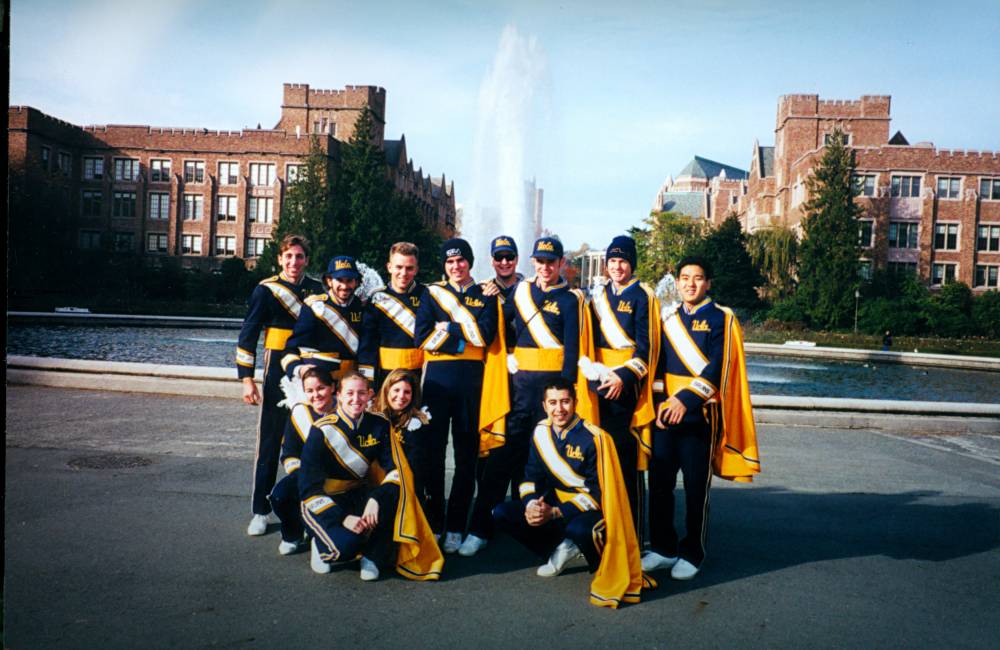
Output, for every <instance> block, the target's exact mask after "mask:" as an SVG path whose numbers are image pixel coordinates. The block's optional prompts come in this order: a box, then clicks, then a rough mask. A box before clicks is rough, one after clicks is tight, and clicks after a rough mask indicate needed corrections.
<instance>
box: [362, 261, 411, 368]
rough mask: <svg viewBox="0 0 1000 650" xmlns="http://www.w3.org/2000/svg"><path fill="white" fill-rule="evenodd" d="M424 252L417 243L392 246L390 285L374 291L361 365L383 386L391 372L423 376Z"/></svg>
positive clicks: (366, 317) (366, 316)
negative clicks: (420, 277) (419, 329)
mask: <svg viewBox="0 0 1000 650" xmlns="http://www.w3.org/2000/svg"><path fill="white" fill-rule="evenodd" d="M419 254H420V251H419V249H418V248H417V246H416V245H415V244H411V243H410V242H397V243H395V244H393V245H392V248H390V249H389V262H388V263H387V264H386V269H387V270H388V272H389V286H387V287H384V288H383V289H380V290H378V291H376V292H375V293H373V294H372V296H371V298H370V299H369V301H368V305H367V306H366V307H365V314H364V319H363V323H362V326H361V329H362V335H361V347H360V348H359V350H358V368H359V370H360V372H361V374H363V375H364V376H366V377H368V378H369V379H370V380H371V381H372V382H374V384H375V386H376V388H377V387H378V386H380V385H381V383H382V382H383V381H384V380H385V377H386V375H387V374H389V372H390V371H392V370H395V369H397V368H402V369H404V370H410V371H412V372H414V373H416V375H417V376H418V377H419V375H420V372H421V368H422V367H423V363H424V354H423V350H421V349H420V347H419V346H417V345H416V343H414V340H413V339H414V336H415V334H416V321H417V316H416V312H417V310H418V309H419V308H420V301H421V300H422V299H423V296H424V293H425V292H426V287H424V285H422V284H420V283H419V282H417V281H416V277H417V272H418V271H419V266H418V264H417V258H418V256H419Z"/></svg>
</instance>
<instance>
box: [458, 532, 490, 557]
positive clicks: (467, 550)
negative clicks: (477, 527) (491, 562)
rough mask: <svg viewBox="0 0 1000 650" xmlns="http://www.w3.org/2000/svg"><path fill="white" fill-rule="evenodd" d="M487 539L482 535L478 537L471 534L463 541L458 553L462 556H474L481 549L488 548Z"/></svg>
mask: <svg viewBox="0 0 1000 650" xmlns="http://www.w3.org/2000/svg"><path fill="white" fill-rule="evenodd" d="M486 543H487V542H486V540H485V539H483V538H482V537H477V536H475V535H469V536H468V537H466V538H465V541H464V542H462V545H461V546H460V547H459V548H458V554H459V555H461V556H462V557H472V556H473V555H475V554H476V553H478V552H479V551H481V550H483V549H484V548H486Z"/></svg>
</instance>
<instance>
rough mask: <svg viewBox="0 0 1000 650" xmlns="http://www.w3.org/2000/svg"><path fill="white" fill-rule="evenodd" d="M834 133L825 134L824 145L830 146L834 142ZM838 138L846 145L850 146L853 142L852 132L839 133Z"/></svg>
mask: <svg viewBox="0 0 1000 650" xmlns="http://www.w3.org/2000/svg"><path fill="white" fill-rule="evenodd" d="M834 135H835V134H833V133H824V134H823V146H829V145H830V144H831V143H832V142H833V137H834ZM836 135H837V139H839V140H840V141H841V142H843V143H844V146H845V147H846V146H849V145H850V144H851V134H850V133H843V132H841V133H837V134H836Z"/></svg>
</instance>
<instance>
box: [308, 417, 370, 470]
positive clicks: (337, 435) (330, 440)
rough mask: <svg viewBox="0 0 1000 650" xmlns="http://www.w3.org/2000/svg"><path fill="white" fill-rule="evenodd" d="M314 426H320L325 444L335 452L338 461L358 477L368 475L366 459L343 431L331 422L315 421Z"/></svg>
mask: <svg viewBox="0 0 1000 650" xmlns="http://www.w3.org/2000/svg"><path fill="white" fill-rule="evenodd" d="M316 426H318V427H319V428H320V431H322V432H323V437H324V438H326V445H327V447H329V448H330V450H331V451H333V453H335V454H337V457H338V458H339V459H340V463H341V464H342V465H343V466H344V467H346V468H347V469H348V470H350V471H351V473H352V474H354V475H355V476H357V477H358V478H364V477H365V476H367V475H368V465H369V463H368V459H367V458H365V457H364V455H363V454H362V453H361V452H359V451H358V450H356V449H355V448H354V447H352V446H351V443H350V442H349V441H348V440H347V436H346V435H345V434H344V432H343V431H341V430H340V429H338V428H337V427H335V426H333V425H332V424H325V423H317V424H316Z"/></svg>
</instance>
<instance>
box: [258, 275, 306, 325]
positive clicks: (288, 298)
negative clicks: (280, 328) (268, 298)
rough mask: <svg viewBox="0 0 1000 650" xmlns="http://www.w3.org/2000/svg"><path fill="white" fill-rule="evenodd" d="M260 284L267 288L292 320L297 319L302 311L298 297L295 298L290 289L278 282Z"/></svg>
mask: <svg viewBox="0 0 1000 650" xmlns="http://www.w3.org/2000/svg"><path fill="white" fill-rule="evenodd" d="M261 284H262V285H264V286H265V287H267V288H268V290H269V291H270V292H271V294H272V295H273V296H274V297H275V298H277V299H278V302H280V303H281V306H282V307H284V308H285V309H286V310H287V311H288V313H289V314H291V315H292V317H293V318H298V317H299V312H300V311H302V301H301V300H299V297H298V296H296V295H295V293H293V292H292V290H291V289H289V288H288V287H286V286H285V285H283V284H281V283H280V282H261Z"/></svg>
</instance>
